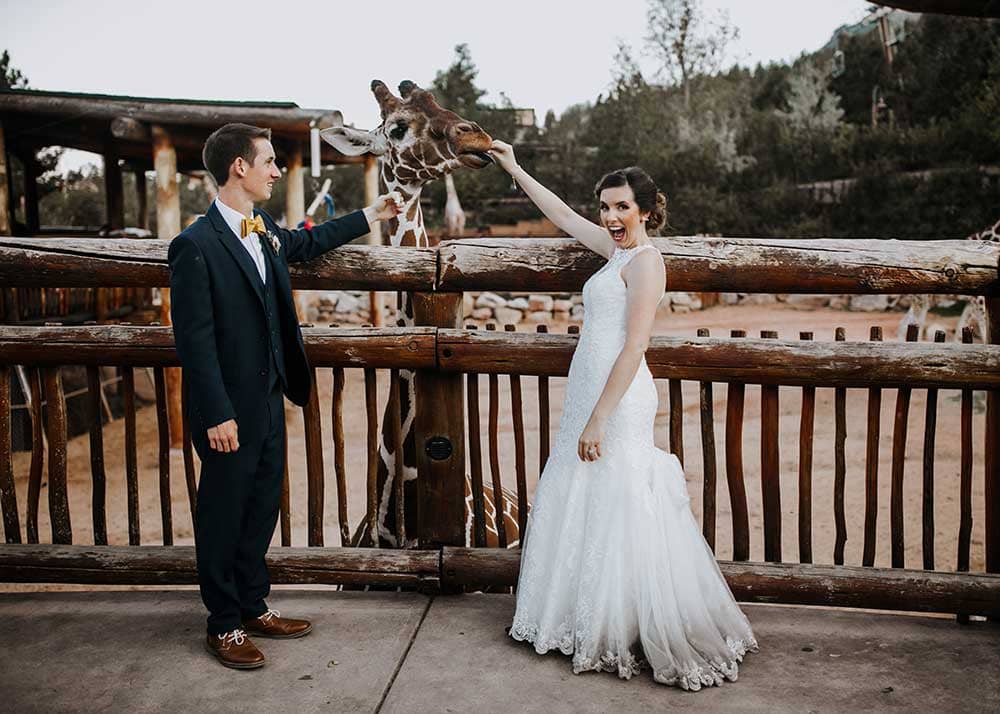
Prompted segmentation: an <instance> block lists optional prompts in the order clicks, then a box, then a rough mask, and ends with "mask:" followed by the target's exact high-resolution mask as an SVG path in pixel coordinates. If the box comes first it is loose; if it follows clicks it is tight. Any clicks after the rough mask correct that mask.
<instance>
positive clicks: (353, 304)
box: [336, 293, 367, 312]
mask: <svg viewBox="0 0 1000 714" xmlns="http://www.w3.org/2000/svg"><path fill="white" fill-rule="evenodd" d="M362 308H365V309H367V305H364V304H363V303H362V302H361V300H360V299H359V298H356V297H354V296H353V295H351V294H349V293H341V294H340V295H339V296H338V297H337V308H336V309H337V312H358V311H360V310H361V309H362Z"/></svg>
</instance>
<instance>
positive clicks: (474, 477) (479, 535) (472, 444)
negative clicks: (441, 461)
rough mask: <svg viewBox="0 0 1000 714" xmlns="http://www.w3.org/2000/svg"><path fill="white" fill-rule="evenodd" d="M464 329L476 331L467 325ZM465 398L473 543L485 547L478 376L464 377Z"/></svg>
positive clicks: (471, 374) (475, 326) (473, 373)
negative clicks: (467, 416)
mask: <svg viewBox="0 0 1000 714" xmlns="http://www.w3.org/2000/svg"><path fill="white" fill-rule="evenodd" d="M466 329H468V330H475V329H478V325H467V326H466ZM465 378H466V383H465V397H466V400H467V402H468V410H469V476H470V480H471V485H470V488H471V490H472V525H473V532H472V534H473V542H472V545H473V546H474V547H476V548H485V547H486V504H485V503H484V498H483V448H482V439H481V437H480V433H479V431H480V429H479V375H478V374H476V373H475V372H469V373H468V374H467V375H466V377H465Z"/></svg>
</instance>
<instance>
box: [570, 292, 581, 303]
mask: <svg viewBox="0 0 1000 714" xmlns="http://www.w3.org/2000/svg"><path fill="white" fill-rule="evenodd" d="M569 301H570V302H571V303H573V304H574V305H582V304H583V295H580V294H577V295H574V296H572V297H571V298H570V299H569Z"/></svg>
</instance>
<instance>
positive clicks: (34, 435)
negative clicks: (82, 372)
mask: <svg viewBox="0 0 1000 714" xmlns="http://www.w3.org/2000/svg"><path fill="white" fill-rule="evenodd" d="M29 375H30V379H31V465H30V467H29V470H28V503H27V507H26V509H27V512H26V513H25V517H24V521H25V523H24V527H25V531H26V535H27V536H28V542H29V543H38V504H39V501H40V500H41V492H42V469H43V468H44V467H45V438H44V429H45V427H44V421H43V420H42V399H43V397H42V394H43V389H42V371H41V369H40V368H36V369H33V370H31V371H30V372H29Z"/></svg>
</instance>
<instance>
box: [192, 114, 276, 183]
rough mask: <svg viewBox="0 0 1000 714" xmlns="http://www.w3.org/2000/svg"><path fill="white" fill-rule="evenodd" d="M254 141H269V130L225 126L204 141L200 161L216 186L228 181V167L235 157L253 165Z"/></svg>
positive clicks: (236, 124)
mask: <svg viewBox="0 0 1000 714" xmlns="http://www.w3.org/2000/svg"><path fill="white" fill-rule="evenodd" d="M254 139H267V140H268V141H270V140H271V130H270V129H263V128H261V127H259V126H251V125H250V124H239V123H233V124H226V125H225V126H223V127H220V128H218V129H216V130H215V131H213V132H212V134H211V136H209V137H208V139H206V140H205V148H204V149H202V152H201V160H202V163H204V164H205V168H206V169H208V172H209V173H210V174H212V178H214V179H215V183H216V185H217V186H222V185H223V184H225V183H226V181H228V180H229V167H230V166H232V165H233V162H234V161H236V159H237V157H239V158H242V159H243V160H244V161H246V162H247V163H249V164H253V161H254V159H255V158H256V154H257V149H256V147H255V146H254V143H253V142H254Z"/></svg>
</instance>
